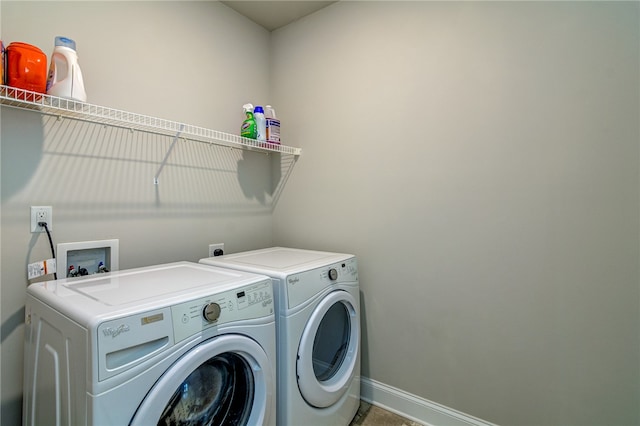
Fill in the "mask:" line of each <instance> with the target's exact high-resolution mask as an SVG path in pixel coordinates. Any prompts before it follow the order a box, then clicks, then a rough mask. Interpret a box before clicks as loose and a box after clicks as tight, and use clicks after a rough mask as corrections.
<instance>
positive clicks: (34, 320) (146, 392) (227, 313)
mask: <svg viewBox="0 0 640 426" xmlns="http://www.w3.org/2000/svg"><path fill="white" fill-rule="evenodd" d="M273 302H274V297H273V291H272V284H271V280H270V279H269V277H266V276H264V275H256V274H251V273H243V272H240V271H231V270H229V269H222V268H215V267H210V266H206V265H202V264H197V263H189V262H177V263H171V264H165V265H159V266H153V267H145V268H138V269H131V270H126V271H119V272H112V273H108V274H100V275H91V276H86V277H82V278H75V279H73V278H72V279H62V280H57V281H49V282H44V283H37V284H32V285H31V286H29V287H28V289H27V301H26V321H25V322H26V330H25V375H24V403H23V424H25V425H37V426H40V425H49V424H51V425H70V426H78V425H96V426H99V425H145V426H146V425H156V424H158V425H160V424H162V425H165V424H167V425H168V424H180V425H216V426H217V425H221V424H233V425H236V424H237V425H275V422H276V405H275V389H276V388H275V384H276V376H275V369H276V343H275V317H274V303H273Z"/></svg>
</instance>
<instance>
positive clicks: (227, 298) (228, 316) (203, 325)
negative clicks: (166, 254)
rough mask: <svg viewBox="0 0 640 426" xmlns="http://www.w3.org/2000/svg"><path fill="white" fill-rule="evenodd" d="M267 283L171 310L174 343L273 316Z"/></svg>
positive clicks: (192, 302) (189, 303)
mask: <svg viewBox="0 0 640 426" xmlns="http://www.w3.org/2000/svg"><path fill="white" fill-rule="evenodd" d="M273 309H274V307H273V286H272V284H271V280H265V281H261V282H259V283H256V284H250V285H247V286H245V287H241V288H238V289H234V290H229V291H226V292H222V293H218V294H215V295H211V296H208V297H203V298H199V299H195V300H191V301H189V302H184V303H180V304H178V305H174V306H172V307H171V316H172V318H173V333H174V338H175V341H176V343H177V342H179V341H181V340H184V339H186V338H187V337H189V336H192V335H194V334H196V333H199V332H201V331H202V330H204V329H207V328H210V327H217V326H220V325H222V324H228V323H231V322H234V321H240V320H246V319H255V318H262V317H267V316H270V315H273Z"/></svg>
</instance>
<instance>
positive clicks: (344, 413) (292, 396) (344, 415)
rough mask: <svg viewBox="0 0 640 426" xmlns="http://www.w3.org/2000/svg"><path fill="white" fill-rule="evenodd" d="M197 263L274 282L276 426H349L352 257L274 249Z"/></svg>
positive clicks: (354, 405)
mask: <svg viewBox="0 0 640 426" xmlns="http://www.w3.org/2000/svg"><path fill="white" fill-rule="evenodd" d="M200 262H201V263H206V264H210V265H216V266H222V267H226V268H232V269H235V270H243V271H248V272H254V273H259V274H264V275H268V276H270V277H271V278H272V280H273V285H274V293H275V300H276V312H277V313H276V341H277V345H278V352H277V353H278V368H277V370H278V382H277V395H278V397H277V400H278V402H277V407H278V408H277V418H278V425H280V426H294V425H305V426H311V425H331V426H336V425H348V424H349V423H350V422H351V420H352V419H353V417H354V416H355V414H356V412H357V411H358V406H359V404H360V295H359V291H360V288H359V282H358V265H357V261H356V258H355V256H353V255H349V254H338V253H327V252H318V251H309V250H299V249H290V248H283V247H274V248H268V249H263V250H255V251H250V252H244V253H238V254H232V255H225V256H219V257H212V258H207V259H201V260H200Z"/></svg>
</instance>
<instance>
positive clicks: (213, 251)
mask: <svg viewBox="0 0 640 426" xmlns="http://www.w3.org/2000/svg"><path fill="white" fill-rule="evenodd" d="M218 250H219V251H218ZM223 254H224V243H216V244H209V257H214V256H222V255H223Z"/></svg>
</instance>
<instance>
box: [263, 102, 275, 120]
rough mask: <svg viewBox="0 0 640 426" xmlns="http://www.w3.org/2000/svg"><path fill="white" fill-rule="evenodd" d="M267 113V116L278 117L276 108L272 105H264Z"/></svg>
mask: <svg viewBox="0 0 640 426" xmlns="http://www.w3.org/2000/svg"><path fill="white" fill-rule="evenodd" d="M264 111H265V115H266V117H267V118H278V117H276V110H275V108H273V107H272V106H271V105H267V106H265V107H264Z"/></svg>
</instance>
